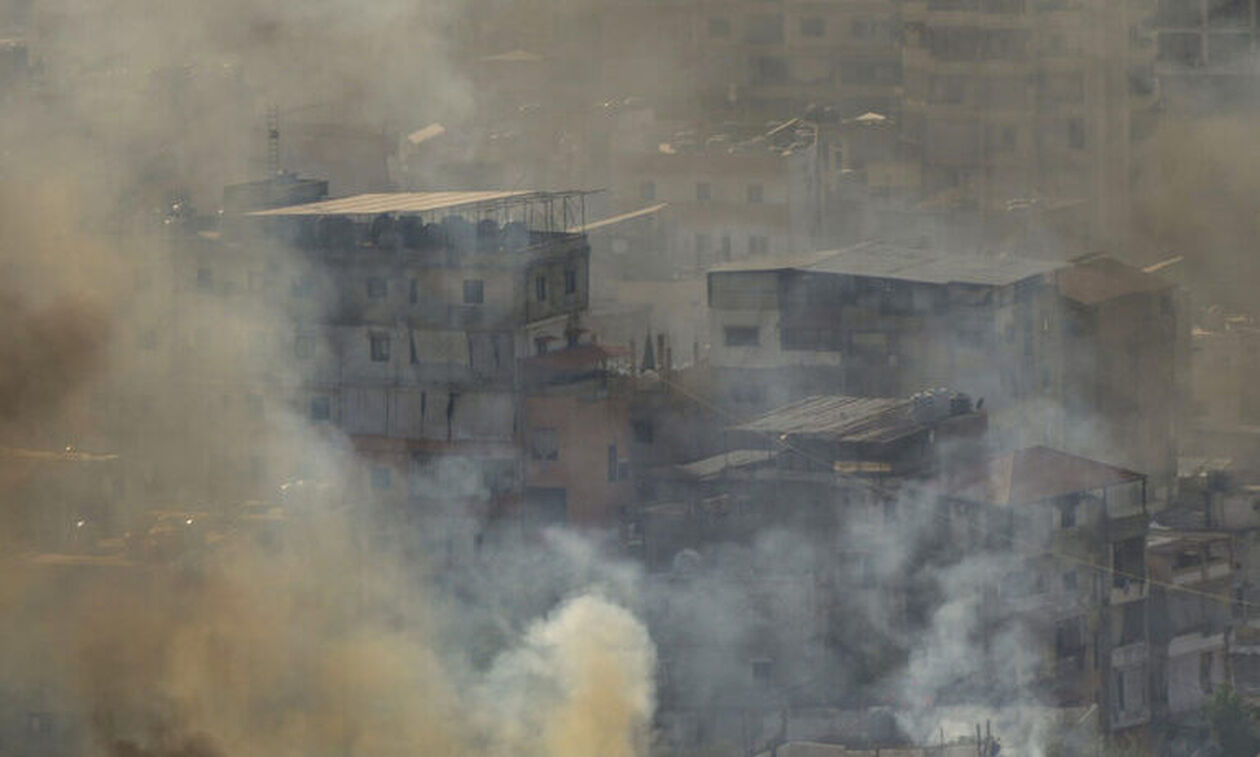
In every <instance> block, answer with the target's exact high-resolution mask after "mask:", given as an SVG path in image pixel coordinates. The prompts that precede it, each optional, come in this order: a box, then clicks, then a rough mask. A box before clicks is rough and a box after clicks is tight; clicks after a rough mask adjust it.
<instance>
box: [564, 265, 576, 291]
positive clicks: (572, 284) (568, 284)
mask: <svg viewBox="0 0 1260 757" xmlns="http://www.w3.org/2000/svg"><path fill="white" fill-rule="evenodd" d="M564 293H565V294H577V271H576V270H575V269H573V268H566V269H565V270H564Z"/></svg>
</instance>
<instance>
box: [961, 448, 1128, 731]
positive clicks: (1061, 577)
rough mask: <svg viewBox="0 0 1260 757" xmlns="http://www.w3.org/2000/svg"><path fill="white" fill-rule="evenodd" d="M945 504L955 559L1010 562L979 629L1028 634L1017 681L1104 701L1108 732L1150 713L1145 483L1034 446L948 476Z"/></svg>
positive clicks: (1061, 700) (1059, 694)
mask: <svg viewBox="0 0 1260 757" xmlns="http://www.w3.org/2000/svg"><path fill="white" fill-rule="evenodd" d="M947 480H948V481H949V484H948V487H947V493H946V494H945V496H944V497H943V499H942V504H943V506H944V507H945V508H946V511H947V513H948V519H949V522H950V524H951V527H950V533H949V536H948V542H949V545H950V547H951V549H952V550H956V552H955V554H956V555H957V556H958V557H962V556H963V555H970V556H974V555H977V554H981V553H983V552H984V551H986V550H988V551H991V552H995V553H999V554H1005V555H1007V556H1009V557H1011V558H1013V559H1014V561H1015V562H1016V563H1017V565H1016V567H1015V568H1013V569H1012V570H1011V572H1009V573H1008V574H1007V575H1005V576H1002V577H1000V578H999V577H995V581H997V584H996V585H994V586H993V587H992V589H991V592H990V594H991V596H987V597H986V602H985V603H984V610H983V612H984V615H985V617H984V620H983V625H984V626H985V627H987V628H990V629H993V631H994V632H997V631H999V630H1001V629H1002V628H1004V627H1010V624H1011V623H1012V622H1015V623H1016V624H1017V625H1018V626H1019V627H1021V628H1022V630H1023V633H1025V634H1027V635H1028V637H1029V639H1030V642H1031V647H1030V648H1028V649H1027V654H1028V657H1027V659H1021V660H1019V661H1018V662H1017V667H1018V669H1019V671H1020V673H1019V677H1020V681H1019V683H1020V685H1021V686H1022V687H1030V688H1032V689H1033V690H1036V691H1039V692H1041V693H1042V694H1043V695H1044V696H1046V697H1047V698H1048V701H1052V702H1054V703H1055V704H1056V705H1057V706H1062V707H1073V706H1084V707H1088V706H1089V705H1097V706H1098V708H1099V710H1100V711H1101V712H1102V713H1104V717H1103V718H1102V719H1101V726H1102V728H1103V729H1104V733H1107V734H1112V735H1114V734H1116V733H1117V732H1122V731H1128V730H1130V729H1134V728H1139V727H1142V726H1145V725H1146V724H1147V723H1149V722H1150V719H1151V717H1152V712H1153V710H1152V704H1151V691H1152V680H1153V679H1152V662H1151V658H1150V651H1149V650H1150V641H1149V638H1148V631H1147V628H1148V625H1147V624H1148V612H1149V610H1148V596H1149V588H1148V581H1147V569H1146V563H1145V547H1146V533H1147V526H1148V514H1147V482H1146V477H1145V476H1143V475H1141V474H1139V473H1135V472H1133V471H1130V470H1126V469H1124V468H1118V467H1115V466H1111V465H1107V464H1104V463H1101V462H1097V461H1094V460H1089V459H1086V458H1081V457H1076V456H1073V455H1069V454H1066V453H1063V452H1060V451H1057V450H1053V449H1050V448H1047V447H1031V448H1027V449H1022V450H1019V451H1017V452H1014V453H1011V454H1009V455H1005V456H1002V457H998V458H995V459H992V460H989V461H987V462H985V463H984V464H983V465H980V466H976V467H973V468H970V469H968V468H965V467H959V468H957V469H955V470H954V471H951V472H950V473H949V474H947Z"/></svg>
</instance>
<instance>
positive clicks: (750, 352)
mask: <svg viewBox="0 0 1260 757" xmlns="http://www.w3.org/2000/svg"><path fill="white" fill-rule="evenodd" d="M1176 304H1177V303H1176V301H1175V299H1174V297H1173V292H1172V289H1171V286H1170V285H1168V284H1166V283H1164V282H1163V281H1162V280H1160V279H1159V278H1158V277H1156V276H1153V275H1150V274H1145V273H1143V272H1142V271H1140V270H1137V269H1133V268H1130V267H1128V266H1125V265H1123V264H1121V263H1119V262H1117V261H1113V260H1110V259H1106V258H1087V259H1080V260H1077V261H1076V262H1074V263H1071V264H1061V263H1054V262H1047V261H1037V260H1031V259H1022V258H1021V259H1013V258H1004V259H992V258H982V257H975V256H959V255H948V254H944V253H941V252H938V251H935V250H931V249H927V248H908V247H897V246H893V245H889V244H884V243H876V242H868V243H863V244H859V245H855V246H853V247H850V248H847V249H844V250H840V251H832V252H826V253H819V254H816V255H812V256H803V257H801V258H798V259H796V260H792V259H781V260H780V261H767V262H766V263H755V262H754V263H746V264H731V265H726V266H717V267H715V268H714V269H713V270H711V271H710V273H709V319H710V320H709V324H710V333H711V343H712V349H711V352H710V354H709V358H710V361H711V363H712V366H713V368H714V371H715V373H716V374H717V377H718V379H717V391H718V392H720V393H721V396H722V397H723V399H726V400H727V401H728V402H729V403H730V404H731V405H732V406H733V407H736V408H742V409H745V410H746V411H754V412H755V411H756V410H758V409H762V408H764V407H772V406H774V405H776V404H782V403H784V402H788V401H791V400H793V399H798V398H800V397H803V396H808V395H810V394H818V393H827V392H834V391H843V392H847V393H852V394H860V395H876V396H890V395H891V396H895V395H898V394H909V393H912V392H916V391H921V390H923V389H926V388H931V387H937V386H967V387H969V388H971V390H972V392H973V393H974V396H976V397H977V398H982V399H983V400H984V401H985V402H986V408H987V409H988V410H989V412H990V413H991V416H990V417H991V419H992V423H993V430H994V432H995V433H996V434H997V435H998V439H999V443H1001V444H1007V445H1010V446H1019V445H1024V444H1031V443H1050V444H1056V445H1061V446H1066V447H1067V448H1068V449H1073V450H1076V451H1080V452H1081V453H1083V454H1084V453H1088V454H1093V455H1097V456H1103V457H1106V458H1107V459H1113V460H1116V461H1117V462H1122V463H1125V464H1128V465H1131V466H1132V467H1134V468H1140V469H1143V470H1149V471H1151V472H1152V475H1153V477H1154V478H1155V479H1156V480H1157V481H1158V482H1159V484H1158V486H1159V487H1161V488H1162V487H1166V486H1168V485H1169V484H1171V481H1172V478H1173V476H1174V475H1175V465H1174V460H1175V444H1174V442H1175V438H1176V437H1175V432H1176V420H1177V415H1176V411H1175V403H1174V400H1175V397H1176V391H1177V387H1178V386H1179V384H1178V381H1179V379H1178V375H1179V374H1178V369H1177V360H1176V357H1177V355H1178V354H1179V353H1178V349H1177V345H1178V333H1179V332H1178V328H1179V326H1178V319H1177V315H1176ZM1138 377H1141V380H1140V381H1139V380H1138Z"/></svg>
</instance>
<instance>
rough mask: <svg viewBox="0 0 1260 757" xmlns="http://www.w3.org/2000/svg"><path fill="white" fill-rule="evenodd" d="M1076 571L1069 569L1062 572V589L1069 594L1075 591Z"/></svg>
mask: <svg viewBox="0 0 1260 757" xmlns="http://www.w3.org/2000/svg"><path fill="white" fill-rule="evenodd" d="M1076 586H1077V583H1076V571H1074V570H1069V571H1068V572H1066V573H1064V574H1063V591H1064V592H1067V593H1069V594H1073V593H1075V592H1076Z"/></svg>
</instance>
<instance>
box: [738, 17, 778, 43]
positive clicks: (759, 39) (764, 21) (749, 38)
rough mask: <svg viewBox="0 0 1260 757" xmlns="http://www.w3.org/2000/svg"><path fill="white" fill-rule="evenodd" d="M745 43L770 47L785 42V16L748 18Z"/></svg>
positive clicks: (745, 28)
mask: <svg viewBox="0 0 1260 757" xmlns="http://www.w3.org/2000/svg"><path fill="white" fill-rule="evenodd" d="M744 41H745V42H750V43H752V44H754V45H769V44H775V43H778V42H782V41H783V16H777V15H774V16H772V15H755V16H749V17H748V18H747V23H746V25H745V27H744Z"/></svg>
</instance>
